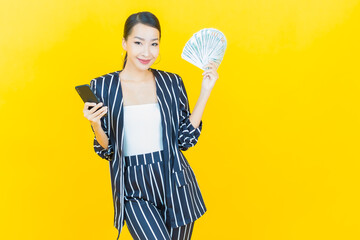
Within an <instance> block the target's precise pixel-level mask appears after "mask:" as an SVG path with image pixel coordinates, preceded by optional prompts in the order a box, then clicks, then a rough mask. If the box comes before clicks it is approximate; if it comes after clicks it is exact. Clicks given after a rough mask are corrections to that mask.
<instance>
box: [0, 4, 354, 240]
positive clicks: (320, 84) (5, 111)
mask: <svg viewBox="0 0 360 240" xmlns="http://www.w3.org/2000/svg"><path fill="white" fill-rule="evenodd" d="M359 2H360V1H358V0H318V1H315V0H272V1H270V0H261V1H260V0H256V1H241V0H240V1H239V0H233V1H190V0H183V1H169V0H166V1H165V0H164V1H144V0H142V1H104V0H93V1H85V0H83V1H45V0H42V1H40V0H39V1H24V0H17V1H1V6H0V30H1V37H0V52H1V55H0V67H1V71H0V74H1V79H0V112H1V138H0V146H1V168H0V171H1V174H0V181H1V190H0V194H1V197H0V201H1V202H0V216H1V222H0V228H1V230H0V239H6V240H12V239H52V240H55V239H102V240H103V239H109V240H110V239H115V238H116V236H117V230H116V229H115V228H114V227H113V205H112V195H111V183H110V173H109V165H108V162H107V161H106V160H103V159H101V158H100V157H98V156H97V155H96V153H95V152H94V150H93V146H92V142H93V133H92V131H91V128H90V124H89V122H88V121H87V119H85V118H84V116H83V112H82V109H83V103H82V101H81V99H80V97H79V96H78V95H77V92H76V91H75V89H74V87H75V86H76V85H80V84H86V83H89V82H90V80H91V79H92V78H95V77H98V76H100V75H103V74H106V73H109V72H112V71H117V70H120V69H122V64H123V55H122V53H124V51H123V49H122V47H121V38H122V34H123V27H124V23H125V20H126V18H127V17H128V16H129V15H130V14H132V13H135V12H139V11H150V12H153V13H154V14H155V15H156V16H157V17H158V18H159V20H160V24H161V28H162V39H161V44H160V49H161V50H160V52H161V59H159V60H160V62H159V63H158V64H155V65H152V67H153V68H156V69H160V70H166V71H169V72H174V73H177V74H179V75H180V76H181V77H182V78H183V79H184V82H185V86H186V89H187V92H188V95H189V99H190V108H191V109H193V107H194V106H195V103H196V100H197V97H198V96H199V93H200V87H201V80H202V75H201V73H202V71H201V70H200V69H198V68H197V67H195V66H193V65H192V64H190V63H188V62H186V61H185V60H183V59H182V58H181V56H180V54H181V51H182V49H183V46H184V45H185V43H186V41H187V40H188V39H189V38H190V37H191V36H192V34H193V33H195V32H197V31H199V30H200V29H202V28H209V27H211V28H216V29H219V30H220V31H222V32H223V33H224V34H225V36H226V38H227V41H228V42H227V43H228V46H227V49H226V52H225V56H224V59H223V62H222V63H221V65H220V67H219V69H218V73H219V79H218V81H217V82H216V85H215V87H214V89H213V91H212V93H211V96H210V99H209V101H208V103H207V106H206V109H205V112H204V115H203V124H204V125H203V131H202V134H201V136H200V138H199V142H198V144H197V145H196V146H195V147H194V148H192V149H189V150H188V151H187V152H184V153H185V155H186V157H187V158H188V161H189V162H190V164H191V166H192V168H193V170H194V172H195V174H196V177H197V180H198V182H199V185H200V188H201V191H202V194H203V197H204V200H205V204H206V206H207V208H208V211H207V212H206V213H205V215H204V216H202V217H201V218H200V219H199V220H197V221H196V223H195V228H194V232H193V239H246V240H268V239H276V240H289V239H291V240H293V239H301V240H304V239H346V240H350V239H351V240H352V239H360V220H359V216H360V208H359V204H360V201H359V200H360V197H359V183H360V181H359V170H360V164H359V159H360V152H359V143H360V141H359V134H360V128H359V123H360V121H359V117H360V115H359V103H360V99H359V90H360V84H359V79H360V74H359V54H360V48H359V43H360V36H359V33H360V31H359V30H360V27H359V26H360V3H359ZM159 60H158V61H159ZM121 239H131V237H130V235H129V233H128V230H127V228H126V227H125V228H124V230H123V232H122V234H121Z"/></svg>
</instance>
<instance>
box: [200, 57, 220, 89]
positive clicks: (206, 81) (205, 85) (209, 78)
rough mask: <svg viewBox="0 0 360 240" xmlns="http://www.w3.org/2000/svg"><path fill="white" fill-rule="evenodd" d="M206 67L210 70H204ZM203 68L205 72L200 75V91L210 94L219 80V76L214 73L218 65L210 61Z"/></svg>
mask: <svg viewBox="0 0 360 240" xmlns="http://www.w3.org/2000/svg"><path fill="white" fill-rule="evenodd" d="M207 67H209V68H210V69H206V68H207ZM204 68H205V69H206V70H205V71H204V72H203V73H202V75H203V76H204V77H203V81H202V86H201V87H202V90H204V91H208V92H211V90H212V88H213V87H214V85H215V82H216V80H217V79H218V78H219V74H218V73H217V72H216V70H217V68H218V65H217V64H216V63H215V62H213V61H210V63H209V64H207V65H205V66H204Z"/></svg>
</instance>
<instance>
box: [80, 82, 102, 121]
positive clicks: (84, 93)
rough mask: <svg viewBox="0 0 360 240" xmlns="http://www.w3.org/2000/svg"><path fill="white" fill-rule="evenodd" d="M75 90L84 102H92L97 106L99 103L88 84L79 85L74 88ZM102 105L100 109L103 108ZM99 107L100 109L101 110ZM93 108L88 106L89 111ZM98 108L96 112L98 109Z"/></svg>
mask: <svg viewBox="0 0 360 240" xmlns="http://www.w3.org/2000/svg"><path fill="white" fill-rule="evenodd" d="M75 90H76V91H77V92H78V94H79V95H80V97H81V99H82V100H83V101H84V103H85V102H94V103H96V104H98V103H99V102H100V99H99V98H98V97H97V96H96V95H95V93H94V92H93V91H92V90H91V88H90V85H89V84H84V85H79V86H76V87H75ZM103 106H104V105H102V106H101V107H103ZM101 107H100V108H101ZM91 108H93V106H89V108H88V109H89V110H90V109H91ZM100 108H98V110H99V109H100ZM104 116H107V113H105V115H104Z"/></svg>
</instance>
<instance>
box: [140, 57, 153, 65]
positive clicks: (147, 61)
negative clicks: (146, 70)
mask: <svg viewBox="0 0 360 240" xmlns="http://www.w3.org/2000/svg"><path fill="white" fill-rule="evenodd" d="M138 59H139V61H140V62H141V63H142V64H148V63H149V62H150V61H151V59H149V60H146V59H140V58H138Z"/></svg>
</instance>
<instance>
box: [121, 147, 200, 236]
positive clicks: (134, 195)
mask: <svg viewBox="0 0 360 240" xmlns="http://www.w3.org/2000/svg"><path fill="white" fill-rule="evenodd" d="M163 159H164V158H163V150H159V151H155V152H151V153H144V154H138V155H133V156H125V171H124V183H125V199H124V200H125V201H124V202H125V221H126V225H127V227H128V229H129V232H130V234H131V236H132V237H133V239H140V240H153V239H154V240H169V239H171V240H173V239H177V240H188V239H190V238H191V235H192V231H193V227H194V222H191V223H189V224H187V225H184V226H180V227H178V228H172V227H171V225H170V219H169V214H168V211H167V208H166V202H165V187H164V174H165V164H164V161H163Z"/></svg>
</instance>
